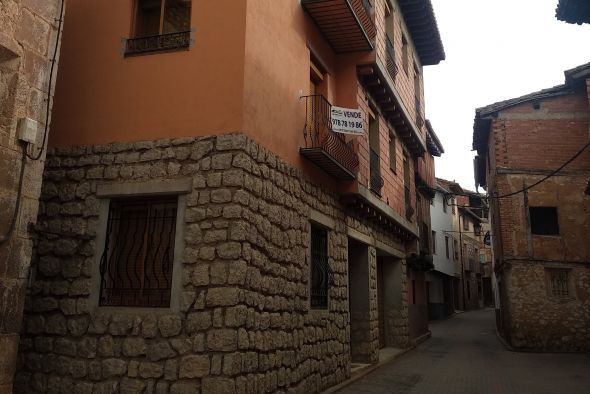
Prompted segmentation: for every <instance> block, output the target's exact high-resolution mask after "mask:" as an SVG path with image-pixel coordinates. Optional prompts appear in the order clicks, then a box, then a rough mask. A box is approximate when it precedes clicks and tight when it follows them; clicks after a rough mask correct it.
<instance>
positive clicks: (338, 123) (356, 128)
mask: <svg viewBox="0 0 590 394" xmlns="http://www.w3.org/2000/svg"><path fill="white" fill-rule="evenodd" d="M332 131H334V132H336V133H344V134H354V135H363V113H362V112H361V110H360V109H351V108H342V107H332Z"/></svg>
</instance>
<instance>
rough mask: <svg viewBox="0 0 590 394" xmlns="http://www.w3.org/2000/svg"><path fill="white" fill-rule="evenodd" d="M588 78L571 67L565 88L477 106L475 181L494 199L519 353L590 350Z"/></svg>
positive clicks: (503, 328)
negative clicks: (586, 189)
mask: <svg viewBox="0 0 590 394" xmlns="http://www.w3.org/2000/svg"><path fill="white" fill-rule="evenodd" d="M589 75H590V66H589V65H587V64H586V65H582V66H580V67H577V68H575V69H572V70H568V71H566V72H565V84H563V85H560V86H556V87H554V88H550V89H545V90H542V91H539V92H536V93H532V94H529V95H526V96H523V97H519V98H515V99H511V100H507V101H504V102H499V103H496V104H492V105H490V106H487V107H484V108H479V109H478V110H477V111H476V118H475V126H474V135H473V147H474V149H476V150H477V152H478V156H477V158H476V181H477V183H478V184H479V185H481V186H484V187H486V188H487V190H488V193H489V194H490V196H491V204H490V216H491V227H492V228H491V232H492V241H493V251H494V265H495V271H496V276H497V280H498V291H499V299H500V305H499V306H497V307H499V309H498V310H497V313H498V329H499V331H500V332H501V334H502V335H503V336H504V337H505V339H506V340H507V341H508V342H509V343H510V344H511V345H512V346H513V347H515V348H517V349H531V350H544V351H587V350H588V349H589V348H590V331H589V330H588V326H589V325H590V310H589V309H588V300H589V294H588V286H589V283H590V282H589V273H590V267H589V265H588V264H589V261H590V254H589V253H590V249H588V245H589V242H588V234H589V233H590V221H589V218H590V215H589V214H588V212H589V210H590V199H589V198H588V196H587V195H585V194H584V189H585V187H586V184H587V181H588V176H589V171H590V153H589V152H588V149H586V150H585V151H581V149H583V148H584V147H586V148H587V147H588V141H589V134H588V133H589V120H590V110H589V106H590V89H589V86H590V85H589V84H588V81H589V80H588V77H589ZM578 152H579V153H578ZM576 155H577V156H576ZM574 156H575V158H574ZM570 159H572V161H571V162H569V163H568V164H567V165H566V166H565V167H564V168H563V169H562V170H560V171H559V172H557V173H554V171H555V170H556V169H558V168H560V167H561V166H562V165H564V163H566V162H568V161H569V160H570ZM548 176H549V177H548ZM546 177H548V178H547V179H546V180H544V179H545V178H546ZM539 181H542V182H541V183H539V184H538V185H537V184H536V183H537V182H539ZM511 193H514V194H513V195H511ZM504 196H506V197H504ZM495 197H500V198H495Z"/></svg>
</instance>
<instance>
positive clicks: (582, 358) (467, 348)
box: [340, 309, 590, 394]
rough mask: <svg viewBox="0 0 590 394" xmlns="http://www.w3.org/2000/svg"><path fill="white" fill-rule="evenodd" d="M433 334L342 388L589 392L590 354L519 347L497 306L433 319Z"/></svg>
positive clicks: (424, 392)
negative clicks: (504, 340) (503, 336)
mask: <svg viewBox="0 0 590 394" xmlns="http://www.w3.org/2000/svg"><path fill="white" fill-rule="evenodd" d="M431 330H432V338H431V339H429V340H428V341H426V342H425V343H423V344H422V345H420V346H419V347H418V348H417V349H416V350H413V351H411V352H409V353H407V354H406V355H404V356H402V357H401V358H398V359H396V360H394V361H392V362H390V363H388V364H385V365H384V366H382V367H380V368H378V369H377V370H376V371H374V372H372V373H370V374H368V375H366V376H364V377H363V378H361V379H360V380H358V381H357V382H355V383H353V384H351V385H349V386H347V387H345V388H344V389H343V390H342V391H340V393H351V394H352V393H355V394H358V393H417V394H418V393H419V394H429V393H437V394H444V393H462V394H464V393H474V394H475V393H478V394H479V393H498V394H500V393H535V394H539V393H564V394H566V393H567V394H575V393H588V392H589V387H590V373H589V372H590V356H589V355H587V354H586V355H584V354H540V353H515V352H510V351H508V350H506V349H505V348H504V346H502V344H501V343H500V342H499V341H498V339H497V338H496V335H495V332H494V311H493V309H485V310H480V311H474V312H468V313H463V314H458V315H456V316H455V317H453V318H451V319H449V320H447V321H444V322H440V323H434V324H431Z"/></svg>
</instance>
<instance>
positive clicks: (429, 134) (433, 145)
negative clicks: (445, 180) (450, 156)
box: [426, 119, 445, 157]
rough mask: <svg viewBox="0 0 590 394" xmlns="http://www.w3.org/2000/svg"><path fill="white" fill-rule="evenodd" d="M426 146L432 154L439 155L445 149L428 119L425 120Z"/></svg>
mask: <svg viewBox="0 0 590 394" xmlns="http://www.w3.org/2000/svg"><path fill="white" fill-rule="evenodd" d="M426 146H427V148H428V151H429V152H430V154H431V155H432V156H437V157H440V156H441V155H442V154H443V153H445V149H444V148H443V146H442V144H441V142H440V140H439V139H438V136H437V135H436V133H435V132H434V129H433V128H432V124H431V123H430V121H429V120H428V119H427V120H426Z"/></svg>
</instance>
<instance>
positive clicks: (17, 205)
mask: <svg viewBox="0 0 590 394" xmlns="http://www.w3.org/2000/svg"><path fill="white" fill-rule="evenodd" d="M64 10H65V0H62V2H61V8H60V12H59V19H58V22H59V24H58V27H57V33H56V36H55V46H54V48H53V58H52V59H51V70H50V72H49V83H48V85H49V86H48V88H47V106H46V112H45V127H44V130H43V142H42V143H41V149H39V152H37V153H36V154H34V155H31V154H29V152H28V151H27V146H23V148H22V149H23V153H22V159H21V167H20V175H19V179H18V189H17V193H16V202H15V207H14V211H13V212H12V218H11V219H10V223H9V225H8V229H7V230H6V233H5V234H4V235H2V236H0V246H2V245H4V244H5V243H6V242H7V241H8V240H9V239H10V238H11V236H12V233H13V232H14V229H15V227H16V219H17V216H18V212H19V211H20V205H21V200H22V191H23V183H24V177H25V167H26V164H27V157H28V158H29V159H31V160H33V161H37V160H39V159H40V158H41V156H42V155H43V150H44V147H45V143H46V142H47V133H48V130H49V113H50V109H51V92H52V82H53V74H54V72H55V63H56V60H57V59H56V58H57V51H58V49H59V40H60V37H61V29H62V26H63V19H64Z"/></svg>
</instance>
